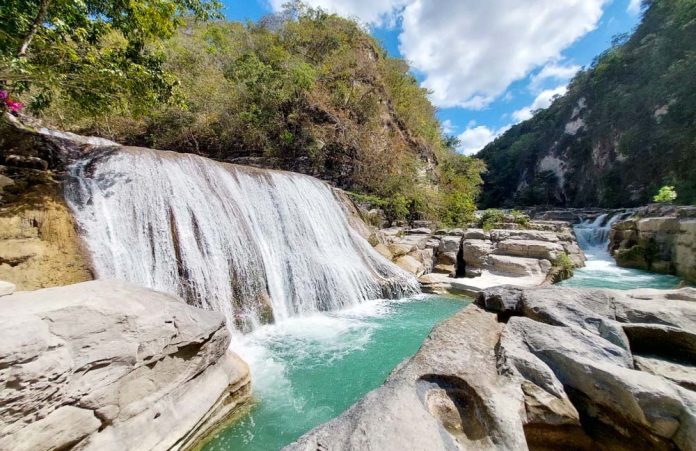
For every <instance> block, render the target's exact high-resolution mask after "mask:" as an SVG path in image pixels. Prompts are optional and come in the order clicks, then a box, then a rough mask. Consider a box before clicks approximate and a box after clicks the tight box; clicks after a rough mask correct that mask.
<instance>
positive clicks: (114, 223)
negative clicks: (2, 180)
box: [67, 147, 419, 331]
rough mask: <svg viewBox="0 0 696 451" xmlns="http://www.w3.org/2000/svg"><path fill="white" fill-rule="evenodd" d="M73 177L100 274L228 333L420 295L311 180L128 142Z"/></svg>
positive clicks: (78, 212)
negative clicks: (168, 300) (206, 312)
mask: <svg viewBox="0 0 696 451" xmlns="http://www.w3.org/2000/svg"><path fill="white" fill-rule="evenodd" d="M71 174H72V177H71V182H70V184H69V189H68V190H67V200H68V203H69V205H70V206H71V209H72V210H73V213H74V215H75V218H76V220H77V223H78V224H79V226H80V229H81V233H82V236H83V238H84V240H85V242H86V243H87V246H88V248H89V251H90V254H91V257H92V262H93V267H94V269H95V271H96V276H97V277H98V278H117V279H123V280H127V281H130V282H132V283H134V284H137V285H141V286H145V287H150V288H154V289H157V290H161V291H165V292H169V293H172V294H177V295H179V296H181V297H183V298H184V299H186V300H187V301H188V302H189V303H191V304H193V305H196V306H200V307H203V308H206V309H210V310H216V311H219V312H221V313H223V314H224V315H225V317H226V318H227V323H228V326H229V327H230V328H231V329H233V330H241V331H249V330H253V329H255V328H257V327H259V326H260V325H261V324H262V323H264V322H267V321H268V320H270V319H271V318H273V319H275V321H283V320H286V319H288V318H291V317H295V316H302V315H307V314H311V313H314V312H319V311H334V310H339V309H344V308H347V307H350V306H354V305H357V304H360V303H362V302H365V301H367V300H371V299H381V298H399V297H403V296H407V295H411V294H415V293H417V292H418V291H419V287H418V283H417V281H416V280H415V278H414V277H412V276H410V275H409V274H407V273H405V272H404V271H402V270H401V269H399V268H398V267H396V266H395V265H393V264H392V263H391V262H389V261H387V260H386V259H384V258H383V257H382V256H381V255H379V254H378V253H377V252H376V251H374V250H373V248H372V246H370V245H369V243H367V241H366V240H365V239H363V238H362V237H361V236H360V235H359V234H358V233H357V232H356V231H355V230H353V229H352V228H351V227H350V225H349V223H348V218H347V216H346V213H345V211H344V209H343V207H342V205H341V204H340V203H339V201H338V200H337V199H336V197H335V194H334V192H333V191H332V189H331V188H330V187H329V186H328V185H327V184H325V183H323V182H321V181H319V180H317V179H314V178H312V177H308V176H304V175H299V174H292V173H287V172H280V171H262V170H257V169H252V168H248V167H243V166H236V165H230V164H223V163H218V162H214V161H212V160H209V159H206V158H202V157H199V156H195V155H190V154H177V153H173V152H164V151H155V150H149V149H131V148H125V147H124V148H120V149H119V150H116V151H109V152H105V153H102V154H101V155H99V156H96V157H93V158H91V159H88V160H85V161H82V162H80V163H79V164H76V165H75V166H74V167H73V168H72V170H71Z"/></svg>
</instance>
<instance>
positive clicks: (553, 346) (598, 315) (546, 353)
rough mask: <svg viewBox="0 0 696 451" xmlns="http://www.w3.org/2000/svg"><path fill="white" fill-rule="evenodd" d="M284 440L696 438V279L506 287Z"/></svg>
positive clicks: (547, 443) (622, 441)
mask: <svg viewBox="0 0 696 451" xmlns="http://www.w3.org/2000/svg"><path fill="white" fill-rule="evenodd" d="M476 304H477V305H471V306H469V307H467V308H466V309H464V310H463V311H461V312H460V313H458V314H456V315H455V316H454V317H452V318H451V319H450V320H448V321H445V322H444V323H442V324H440V325H438V326H437V327H436V328H435V329H434V330H433V332H432V333H431V335H430V336H429V337H428V339H426V341H425V342H424V344H423V346H422V347H421V349H420V350H419V351H418V353H416V355H415V356H413V357H412V358H411V359H409V360H407V361H405V362H404V363H402V364H401V365H400V366H399V367H397V368H396V369H395V370H394V372H393V373H392V374H391V375H390V376H389V378H388V379H387V381H386V382H385V383H384V385H382V386H381V387H380V388H378V389H376V390H374V391H372V392H370V393H368V394H367V395H366V396H365V397H364V398H363V399H361V400H360V401H359V402H357V403H356V404H355V405H354V406H352V407H351V408H350V409H349V410H348V411H346V412H345V413H344V414H343V415H341V416H340V417H338V418H336V419H335V420H333V421H330V422H329V423H326V424H324V425H322V426H319V427H317V428H316V429H314V430H312V431H310V432H309V433H308V434H306V435H305V436H303V437H302V438H300V439H299V440H298V441H297V442H296V443H294V444H292V445H290V446H289V447H288V449H289V450H316V449H322V450H399V449H413V450H437V449H443V450H445V449H447V450H451V449H472V450H474V449H476V450H481V449H483V450H486V449H491V450H492V449H533V450H537V449H538V450H541V449H581V450H585V449H586V450H590V449H592V450H594V449H600V450H605V449H612V450H616V449H618V450H635V449H665V450H668V449H684V450H693V449H696V447H695V446H694V443H696V393H695V392H694V391H693V388H694V371H693V364H694V362H695V360H694V357H696V352H694V351H695V350H696V347H695V346H696V290H693V289H682V290H672V291H658V290H635V291H628V292H622V291H612V290H574V289H568V288H536V289H526V290H524V289H518V288H510V287H501V288H497V289H491V290H487V291H486V292H484V293H482V294H480V295H479V297H478V299H477V301H476Z"/></svg>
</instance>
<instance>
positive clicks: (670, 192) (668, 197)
mask: <svg viewBox="0 0 696 451" xmlns="http://www.w3.org/2000/svg"><path fill="white" fill-rule="evenodd" d="M676 199H677V191H676V190H675V189H674V187H673V186H669V185H665V186H663V187H662V188H660V190H659V191H658V192H657V194H655V196H653V200H654V201H655V202H660V203H666V204H671V203H672V202H674V201H675V200H676Z"/></svg>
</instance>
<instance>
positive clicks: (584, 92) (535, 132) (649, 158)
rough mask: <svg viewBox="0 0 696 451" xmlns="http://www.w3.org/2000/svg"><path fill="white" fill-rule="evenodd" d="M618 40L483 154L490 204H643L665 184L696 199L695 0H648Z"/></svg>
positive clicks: (681, 197)
mask: <svg viewBox="0 0 696 451" xmlns="http://www.w3.org/2000/svg"><path fill="white" fill-rule="evenodd" d="M615 44H616V45H615V46H614V47H613V48H611V49H609V50H608V51H606V52H605V53H603V54H602V55H600V56H599V57H597V58H596V60H595V61H594V63H593V64H592V66H591V67H590V68H589V69H588V70H585V71H582V72H580V73H579V74H578V75H577V76H576V77H575V79H574V80H573V81H572V82H571V83H570V85H569V87H568V93H567V94H566V95H564V96H562V97H560V98H558V99H557V100H556V101H555V102H554V103H553V104H552V105H551V106H550V107H549V108H548V109H546V110H543V111H540V112H538V113H537V114H536V115H535V116H534V117H533V118H532V119H530V120H528V121H525V122H523V123H521V124H518V125H516V126H514V127H513V128H511V129H510V130H509V131H508V132H507V133H505V134H504V135H502V136H501V137H500V138H498V139H497V140H496V141H495V142H493V143H491V144H490V145H488V146H487V147H486V148H485V149H483V150H482V151H481V152H480V153H479V157H481V158H482V159H483V160H485V162H486V164H487V166H488V169H489V171H488V174H487V175H486V176H485V177H484V178H485V187H484V195H483V199H482V201H483V204H484V205H485V206H489V207H492V206H501V205H504V204H516V205H538V204H551V205H559V206H588V205H592V206H602V207H619V206H636V205H642V204H645V203H647V201H649V200H650V198H651V196H652V195H654V194H655V193H656V192H657V190H658V188H659V187H660V186H662V185H665V184H670V185H676V187H677V191H678V193H679V201H680V202H682V203H691V202H694V201H696V178H694V177H693V174H694V173H695V171H696V146H694V139H696V77H694V75H693V74H694V73H696V4H695V3H694V2H693V1H685V0H658V1H652V2H649V7H648V9H647V11H646V12H645V15H644V17H643V21H642V23H641V24H640V26H639V27H638V28H637V29H636V31H635V33H634V34H633V35H632V36H631V37H630V38H628V39H626V38H625V37H619V38H617V42H616V43H615Z"/></svg>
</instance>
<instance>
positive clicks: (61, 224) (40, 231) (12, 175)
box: [0, 114, 115, 290]
mask: <svg viewBox="0 0 696 451" xmlns="http://www.w3.org/2000/svg"><path fill="white" fill-rule="evenodd" d="M101 145H107V146H108V145H115V143H111V142H109V141H107V140H104V139H100V138H87V137H82V136H77V135H73V134H70V133H60V132H56V131H52V130H47V129H40V128H32V127H30V126H28V125H26V124H24V123H21V122H20V121H18V120H17V119H16V118H15V117H13V116H11V115H9V114H4V115H2V117H0V279H4V280H8V281H10V282H13V283H14V284H16V285H17V288H18V289H20V290H34V289H38V288H46V287H54V286H60V285H66V284H73V283H77V282H83V281H86V280H91V279H92V278H93V277H92V272H91V268H90V264H89V259H88V258H87V257H86V254H85V252H84V251H83V249H82V245H81V243H80V240H79V238H78V234H77V228H76V225H75V222H74V220H73V218H72V215H71V213H70V210H69V209H68V207H67V205H66V204H65V201H64V199H63V182H64V180H65V177H66V176H67V174H66V167H67V165H68V164H69V163H70V161H72V160H74V159H75V158H78V157H80V156H82V155H84V154H86V153H89V152H91V151H93V150H94V149H95V148H96V147H97V146H101Z"/></svg>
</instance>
